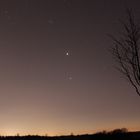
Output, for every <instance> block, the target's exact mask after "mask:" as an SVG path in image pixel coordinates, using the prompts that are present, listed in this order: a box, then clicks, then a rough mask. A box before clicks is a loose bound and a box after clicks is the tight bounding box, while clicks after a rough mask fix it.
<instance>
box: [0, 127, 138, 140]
mask: <svg viewBox="0 0 140 140" xmlns="http://www.w3.org/2000/svg"><path fill="white" fill-rule="evenodd" d="M0 140H140V131H139V132H124V131H122V130H120V129H117V130H115V131H111V132H105V131H103V132H99V133H96V134H90V135H88V134H85V135H76V136H75V135H69V136H54V137H50V136H30V135H28V136H1V137H0Z"/></svg>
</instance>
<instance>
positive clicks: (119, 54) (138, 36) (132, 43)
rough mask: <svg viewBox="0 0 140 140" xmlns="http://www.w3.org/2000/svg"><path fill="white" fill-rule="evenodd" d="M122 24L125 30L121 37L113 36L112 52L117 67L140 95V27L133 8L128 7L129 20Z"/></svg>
mask: <svg viewBox="0 0 140 140" xmlns="http://www.w3.org/2000/svg"><path fill="white" fill-rule="evenodd" d="M121 24H122V26H123V31H122V33H121V34H120V37H119V38H116V37H114V36H111V38H112V40H113V43H114V45H113V46H112V49H111V53H112V54H113V56H114V58H115V60H116V61H117V64H118V65H117V69H118V70H119V71H120V72H121V73H122V74H123V75H124V77H125V78H127V80H128V81H129V82H130V83H131V85H132V86H133V87H134V88H135V91H136V93H137V94H138V95H139V96H140V44H139V43H140V42H139V41H140V27H139V25H138V24H137V23H136V21H135V18H134V15H133V12H132V10H130V9H127V21H126V22H121Z"/></svg>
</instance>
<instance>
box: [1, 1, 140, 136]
mask: <svg viewBox="0 0 140 140" xmlns="http://www.w3.org/2000/svg"><path fill="white" fill-rule="evenodd" d="M139 6H140V1H139V0H0V135H16V134H17V133H19V134H20V135H26V134H39V135H45V134H48V135H66V134H70V133H74V134H83V133H95V132H97V131H101V130H111V129H114V128H122V127H126V128H128V129H129V130H130V131H133V130H140V97H139V96H138V95H137V94H136V93H135V90H134V89H133V87H131V85H130V84H129V83H128V82H127V81H126V80H125V79H124V77H123V76H122V75H121V74H120V73H119V72H118V71H117V70H116V69H115V68H114V66H115V64H116V63H115V61H114V60H113V57H112V55H111V54H110V52H109V49H110V47H111V46H112V40H111V39H110V38H109V37H108V34H113V35H115V36H117V35H118V33H119V32H121V31H122V28H121V26H120V23H119V20H120V19H122V20H125V19H126V18H125V17H126V13H125V10H126V8H127V7H130V8H132V9H133V11H134V13H135V16H136V19H138V22H139V23H140V8H139Z"/></svg>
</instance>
